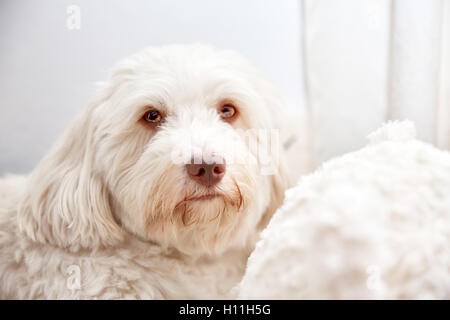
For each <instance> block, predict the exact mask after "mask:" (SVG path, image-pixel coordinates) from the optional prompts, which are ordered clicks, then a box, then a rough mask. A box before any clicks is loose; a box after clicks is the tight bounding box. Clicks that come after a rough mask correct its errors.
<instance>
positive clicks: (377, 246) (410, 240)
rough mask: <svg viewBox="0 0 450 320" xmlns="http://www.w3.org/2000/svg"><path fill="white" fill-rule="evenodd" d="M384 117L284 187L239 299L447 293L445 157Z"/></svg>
mask: <svg viewBox="0 0 450 320" xmlns="http://www.w3.org/2000/svg"><path fill="white" fill-rule="evenodd" d="M414 132H415V130H414V126H413V125H412V123H410V122H403V123H389V124H387V125H385V126H384V127H383V128H381V129H379V130H378V131H376V132H375V133H373V134H372V135H370V136H369V139H370V141H371V144H370V145H369V146H367V147H365V148H363V149H362V150H359V151H356V152H353V153H350V154H347V155H344V156H342V157H338V158H336V159H333V160H331V161H329V162H327V163H325V164H324V165H323V166H322V167H321V168H320V169H319V170H317V171H316V172H314V173H313V174H311V175H308V176H304V177H302V178H301V180H300V182H299V184H298V185H297V186H296V187H294V188H292V189H290V190H289V191H288V192H287V196H286V200H285V203H284V205H283V206H282V207H281V208H280V209H279V210H278V211H277V213H276V214H275V215H274V217H273V219H272V220H271V222H270V224H269V226H268V227H267V229H266V230H264V232H263V234H262V240H261V241H260V242H259V243H258V244H257V246H256V249H255V251H254V252H253V253H252V255H251V257H250V259H249V263H248V267H247V271H246V274H245V276H244V278H243V280H242V282H241V284H240V286H239V297H240V298H242V299H249V298H250V299H255V298H256V299H260V298H264V299H266V298H269V299H271V298H273V299H280V298H286V299H348V298H351V299H378V298H384V299H422V298H432V299H450V250H449V243H450V196H449V195H450V154H449V153H448V152H445V151H441V150H438V149H436V148H434V147H433V146H431V145H428V144H425V143H423V142H420V141H417V140H415V139H413V136H414Z"/></svg>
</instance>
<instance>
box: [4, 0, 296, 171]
mask: <svg viewBox="0 0 450 320" xmlns="http://www.w3.org/2000/svg"><path fill="white" fill-rule="evenodd" d="M72 4H74V5H77V6H78V7H79V8H80V13H81V21H80V22H81V24H80V26H81V28H80V29H79V30H76V29H75V30H69V29H68V28H67V27H66V22H67V21H66V20H67V18H68V17H69V15H68V14H67V13H66V10H67V8H68V7H69V6H70V5H72ZM300 17H301V3H300V2H298V1H296V0H283V1H277V0H270V1H261V0H246V1H240V0H227V1H211V0H189V1H181V0H168V1H167V0H164V1H163V0H160V1H157V0H152V1H143V0H131V1H130V0H127V1H119V0H96V1H91V0H83V1H81V0H70V1H67V0H40V1H33V0H28V1H27V0H1V1H0V70H1V72H0V97H1V100H0V174H3V173H5V172H27V171H28V170H30V169H32V168H33V167H34V166H35V164H36V163H37V162H38V160H39V159H40V158H41V157H42V155H43V154H44V153H45V151H46V150H47V149H48V148H49V147H50V146H51V144H52V143H53V142H54V140H55V139H56V136H57V135H58V134H59V133H60V132H61V131H62V130H63V129H64V128H65V127H66V126H67V124H68V122H69V121H70V120H71V119H72V118H73V117H74V116H75V114H76V113H77V112H78V111H79V110H80V109H81V108H82V107H83V106H84V105H85V103H86V102H87V100H88V99H89V97H90V95H91V93H92V89H93V85H92V84H93V83H94V82H95V81H99V80H103V79H104V78H105V77H106V75H107V72H108V69H109V68H110V67H111V66H112V65H113V64H115V63H116V62H117V61H118V60H119V59H121V58H123V57H125V56H127V55H129V54H131V53H133V52H135V51H138V50H140V49H142V48H144V47H146V46H150V45H161V44H168V43H174V42H175V43H191V42H205V43H211V44H213V45H216V46H217V47H219V48H226V49H234V50H237V51H238V52H240V53H241V54H243V55H244V56H246V57H247V58H248V59H249V60H250V61H251V62H252V63H253V64H254V65H255V66H256V67H258V68H259V69H260V70H261V71H262V72H263V74H265V75H266V77H267V78H268V79H269V80H270V81H272V82H273V83H274V84H275V85H276V86H277V87H278V89H279V91H280V92H281V94H282V96H283V97H284V99H285V101H286V102H287V104H288V105H289V106H290V107H291V108H292V109H296V110H299V109H302V108H304V98H303V96H304V91H303V88H304V84H303V82H302V79H303V78H302V74H303V71H302V64H301V61H302V56H301V54H302V51H301V41H300V39H301V32H300V28H301V23H300Z"/></svg>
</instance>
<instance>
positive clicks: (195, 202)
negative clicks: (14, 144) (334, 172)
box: [19, 45, 286, 254]
mask: <svg viewBox="0 0 450 320" xmlns="http://www.w3.org/2000/svg"><path fill="white" fill-rule="evenodd" d="M279 108H280V105H279V101H278V99H277V98H276V96H275V95H274V94H273V93H272V89H271V88H270V86H268V85H267V84H266V83H265V82H264V81H263V80H261V78H260V77H259V75H258V74H257V73H255V71H254V70H253V69H252V68H251V67H249V66H248V65H247V64H246V62H245V61H244V60H243V59H242V58H240V57H239V56H237V55H236V54H233V53H230V52H218V51H216V50H214V49H212V48H210V47H205V46H200V45H196V46H168V47H162V48H151V49H147V50H145V51H143V52H141V53H139V54H137V55H134V56H132V57H130V58H129V59H127V60H125V61H123V62H122V63H121V64H119V65H118V66H117V67H116V68H115V70H114V72H113V74H112V76H111V77H110V79H109V81H108V82H106V83H104V84H102V85H101V88H100V90H99V94H98V96H97V99H96V100H95V102H94V103H93V104H92V105H91V106H90V107H89V108H87V110H86V111H85V113H84V114H82V115H81V117H80V118H78V119H77V120H76V121H75V123H74V124H73V126H72V127H71V128H69V130H68V131H67V132H66V134H65V135H64V136H63V137H62V139H61V140H60V141H59V143H58V144H57V145H56V146H55V148H54V149H53V150H52V152H51V153H50V154H49V155H48V156H47V157H46V158H45V159H44V160H43V161H42V162H41V164H40V166H39V167H38V168H37V169H36V170H35V172H34V173H33V175H32V177H31V178H30V186H29V192H28V193H27V196H26V197H25V199H24V201H23V203H22V207H21V210H20V211H19V222H20V227H21V229H22V230H23V231H25V232H26V233H27V234H28V235H29V236H30V237H32V238H33V239H35V240H37V241H41V242H50V243H56V244H57V245H60V246H63V247H69V248H72V249H77V248H80V247H92V246H96V245H112V244H115V243H117V242H120V241H121V240H123V239H124V237H125V235H126V234H133V235H135V236H137V237H139V238H140V239H143V240H152V241H155V242H157V243H159V244H161V245H163V246H167V247H174V248H176V249H178V250H180V251H182V252H184V253H188V254H204V253H208V254H215V253H221V252H223V251H224V250H226V249H229V248H233V247H243V246H245V245H247V243H248V240H249V239H251V238H252V236H253V235H254V234H255V232H256V231H257V229H258V225H259V226H261V225H263V224H264V223H265V222H267V221H266V220H267V217H268V216H270V215H271V214H272V213H273V211H274V210H275V208H276V207H278V206H279V204H280V202H281V201H282V198H283V194H284V189H285V187H286V181H285V178H284V173H283V168H282V165H281V160H282V156H280V152H281V149H280V147H281V145H280V142H279V141H278V138H279V136H278V135H277V131H275V129H276V126H275V124H274V120H273V119H274V118H275V117H276V116H277V113H279V112H281V110H279ZM262 156H265V157H264V159H263V158H262Z"/></svg>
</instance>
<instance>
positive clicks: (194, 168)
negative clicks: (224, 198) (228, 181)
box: [186, 159, 226, 187]
mask: <svg viewBox="0 0 450 320" xmlns="http://www.w3.org/2000/svg"><path fill="white" fill-rule="evenodd" d="M192 162H194V161H192ZM217 162H218V163H217ZM217 162H213V163H211V164H208V163H206V162H204V161H202V163H200V164H187V165H186V171H187V173H188V175H189V177H190V178H191V179H192V180H194V181H195V182H197V183H199V184H201V185H203V186H205V187H212V186H214V185H216V184H218V183H219V182H220V180H222V178H223V176H224V175H225V169H226V165H225V159H220V161H217Z"/></svg>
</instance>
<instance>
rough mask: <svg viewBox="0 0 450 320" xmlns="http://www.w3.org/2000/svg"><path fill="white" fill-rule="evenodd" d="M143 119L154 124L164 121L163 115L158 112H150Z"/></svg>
mask: <svg viewBox="0 0 450 320" xmlns="http://www.w3.org/2000/svg"><path fill="white" fill-rule="evenodd" d="M143 119H144V120H145V121H146V122H148V123H152V124H158V123H160V122H161V120H162V116H161V113H160V112H159V111H158V110H154V109H153V110H149V111H147V112H146V113H145V114H144V117H143Z"/></svg>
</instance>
